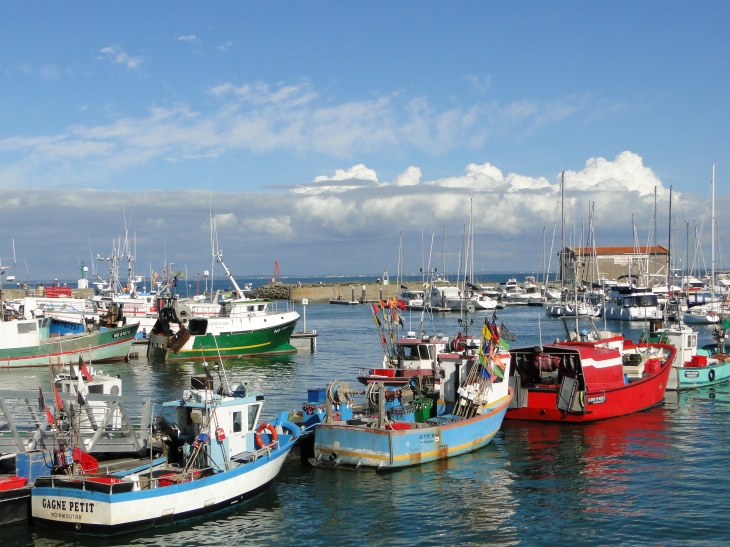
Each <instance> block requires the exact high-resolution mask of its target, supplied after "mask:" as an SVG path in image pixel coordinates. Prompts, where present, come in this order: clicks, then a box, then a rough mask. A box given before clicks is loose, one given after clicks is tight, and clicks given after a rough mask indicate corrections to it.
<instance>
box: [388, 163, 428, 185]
mask: <svg viewBox="0 0 730 547" xmlns="http://www.w3.org/2000/svg"><path fill="white" fill-rule="evenodd" d="M420 181H421V170H420V169H419V168H418V167H413V166H410V167H408V168H407V169H406V170H405V172H404V173H401V174H400V175H398V176H397V177H395V178H394V179H393V185H394V186H416V185H417V184H418V183H419V182H420Z"/></svg>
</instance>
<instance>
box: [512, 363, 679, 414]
mask: <svg viewBox="0 0 730 547" xmlns="http://www.w3.org/2000/svg"><path fill="white" fill-rule="evenodd" d="M671 369H672V365H671V360H668V361H667V362H666V363H664V365H662V368H661V369H660V370H659V372H657V373H656V374H653V375H652V376H649V377H647V378H643V379H641V380H637V381H635V382H631V383H629V384H626V385H624V386H622V387H617V388H612V389H605V390H603V389H602V390H595V391H593V390H589V391H588V392H587V394H586V411H585V412H564V411H562V410H559V409H558V408H557V401H558V392H559V389H558V387H557V386H555V387H554V388H553V387H546V388H530V389H529V390H528V391H527V406H524V407H522V408H510V409H508V410H507V414H506V415H505V419H507V420H534V421H542V422H592V421H595V420H605V419H607V418H614V417H616V416H624V415H626V414H631V413H633V412H638V411H640V410H645V409H647V408H651V407H653V406H656V405H658V404H661V402H662V401H663V399H664V393H665V391H666V388H667V381H668V379H669V374H670V371H671Z"/></svg>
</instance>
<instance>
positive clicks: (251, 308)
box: [246, 306, 256, 311]
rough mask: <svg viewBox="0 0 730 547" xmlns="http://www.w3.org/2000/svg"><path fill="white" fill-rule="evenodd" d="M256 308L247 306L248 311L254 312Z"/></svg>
mask: <svg viewBox="0 0 730 547" xmlns="http://www.w3.org/2000/svg"><path fill="white" fill-rule="evenodd" d="M255 307H256V306H246V311H254V308H255Z"/></svg>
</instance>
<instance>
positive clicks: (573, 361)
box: [510, 342, 626, 412]
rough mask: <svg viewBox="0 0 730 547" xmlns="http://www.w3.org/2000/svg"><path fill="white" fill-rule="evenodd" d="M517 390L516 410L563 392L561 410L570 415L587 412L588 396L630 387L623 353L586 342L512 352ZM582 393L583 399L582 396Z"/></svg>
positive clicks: (559, 401)
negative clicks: (543, 394) (537, 398)
mask: <svg viewBox="0 0 730 547" xmlns="http://www.w3.org/2000/svg"><path fill="white" fill-rule="evenodd" d="M510 353H511V354H512V367H511V370H512V371H513V372H512V376H511V377H510V385H512V387H513V389H514V390H515V398H514V400H513V402H512V403H511V405H510V406H511V407H512V408H521V407H523V406H527V401H528V398H529V397H532V394H533V392H534V393H535V394H536V396H539V395H537V394H538V393H540V392H545V391H553V392H554V391H556V390H559V392H560V395H559V397H558V403H557V404H558V408H560V409H561V410H564V411H569V412H582V411H584V410H585V393H586V392H588V391H596V390H604V389H613V388H617V387H622V386H624V385H625V384H626V379H625V378H624V370H623V363H622V360H621V353H620V352H619V351H618V350H617V349H615V348H607V347H597V346H594V345H592V344H586V343H584V342H577V343H572V342H566V343H561V344H560V345H554V346H544V347H542V346H537V347H534V348H526V349H518V350H511V351H510ZM581 394H582V396H581Z"/></svg>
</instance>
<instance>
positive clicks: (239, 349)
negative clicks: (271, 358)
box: [148, 320, 297, 361]
mask: <svg viewBox="0 0 730 547" xmlns="http://www.w3.org/2000/svg"><path fill="white" fill-rule="evenodd" d="M296 323H297V322H296V320H294V321H290V322H287V323H284V324H280V325H272V326H271V327H269V328H265V329H258V330H254V331H249V332H234V333H221V334H218V335H215V336H214V335H212V334H204V335H197V336H195V335H193V336H190V340H188V341H187V342H186V343H185V345H184V346H183V347H182V348H181V349H180V351H178V352H177V353H175V352H173V351H170V350H169V348H168V347H167V343H166V342H167V337H164V336H159V335H150V346H149V352H148V356H149V357H150V359H153V360H165V361H202V360H205V359H211V358H215V357H218V355H219V354H220V355H221V356H222V357H234V358H235V357H243V356H244V355H271V354H282V353H296V351H297V349H296V348H295V347H294V346H292V345H291V343H290V341H289V340H290V338H291V334H292V332H293V331H294V327H295V326H296Z"/></svg>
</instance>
